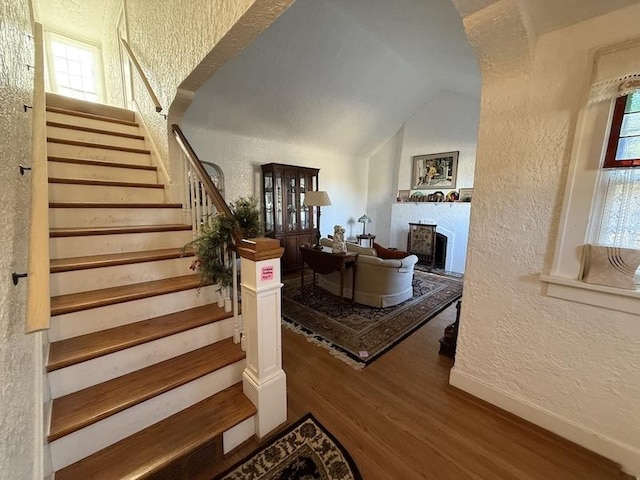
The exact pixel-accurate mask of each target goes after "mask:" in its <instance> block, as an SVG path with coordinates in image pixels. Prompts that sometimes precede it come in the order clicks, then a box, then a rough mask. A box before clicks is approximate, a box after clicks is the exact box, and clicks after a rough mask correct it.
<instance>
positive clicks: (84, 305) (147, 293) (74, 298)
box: [51, 275, 202, 316]
mask: <svg viewBox="0 0 640 480" xmlns="http://www.w3.org/2000/svg"><path fill="white" fill-rule="evenodd" d="M200 286H202V282H201V279H200V275H184V276H181V277H173V278H166V279H163V280H153V281H151V282H143V283H136V284H133V285H121V286H118V287H110V288H103V289H101V290H92V291H89V292H79V293H70V294H68V295H59V296H57V297H51V315H52V316H55V315H63V314H65V313H71V312H79V311H81V310H88V309H90V308H97V307H104V306H106V305H114V304H116V303H123V302H130V301H132V300H140V299H142V298H149V297H154V296H158V295H164V294H167V293H174V292H180V291H183V290H190V289H192V288H198V287H200Z"/></svg>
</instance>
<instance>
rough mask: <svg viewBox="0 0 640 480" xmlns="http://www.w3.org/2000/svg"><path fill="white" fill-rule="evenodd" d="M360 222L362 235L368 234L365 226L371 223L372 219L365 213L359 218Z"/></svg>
mask: <svg viewBox="0 0 640 480" xmlns="http://www.w3.org/2000/svg"><path fill="white" fill-rule="evenodd" d="M358 222H360V223H361V224H362V235H366V234H365V233H364V231H365V228H366V227H367V223H371V219H370V218H369V217H367V214H366V213H365V214H364V215H362V216H361V217H360V218H359V219H358Z"/></svg>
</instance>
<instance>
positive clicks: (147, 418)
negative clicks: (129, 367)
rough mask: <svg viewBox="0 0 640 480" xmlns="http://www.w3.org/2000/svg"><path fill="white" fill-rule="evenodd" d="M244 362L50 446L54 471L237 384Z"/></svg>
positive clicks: (130, 409) (135, 407) (136, 406)
mask: <svg viewBox="0 0 640 480" xmlns="http://www.w3.org/2000/svg"><path fill="white" fill-rule="evenodd" d="M244 366H245V361H244V360H241V361H239V362H236V363H235V364H233V365H229V366H227V367H225V368H222V369H220V370H217V371H215V372H213V373H210V374H209V375H206V376H204V377H201V378H199V379H197V380H194V381H193V382H190V383H188V384H186V385H183V386H181V387H178V388H174V389H173V390H171V391H169V392H166V393H164V394H162V395H159V396H157V397H154V398H151V399H149V400H147V401H146V402H143V403H141V404H138V405H135V406H133V407H130V408H128V409H126V410H124V411H122V412H120V413H117V414H115V415H112V416H110V417H108V418H105V419H104V420H101V421H99V422H97V423H94V424H93V425H89V426H88V427H85V428H83V429H81V430H78V431H77V432H74V433H71V434H69V435H67V436H65V437H62V438H60V439H58V440H56V441H54V442H51V444H50V445H51V456H52V458H53V468H54V470H60V469H61V468H64V467H66V466H68V465H71V464H72V463H75V462H77V461H78V460H80V459H82V458H84V457H87V456H89V455H91V454H92V453H95V452H97V451H98V450H101V449H103V448H105V447H107V446H109V445H112V444H113V443H115V442H118V441H119V440H122V439H123V438H126V437H128V436H130V435H133V434H134V433H136V432H138V431H140V430H142V429H144V428H146V427H149V426H151V425H153V424H154V423H157V422H159V421H161V420H163V419H164V418H167V417H169V416H171V415H173V414H175V413H177V412H179V411H181V410H184V409H185V408H187V407H190V406H191V405H194V404H195V403H197V402H199V401H201V400H204V399H205V398H207V397H209V396H211V395H213V394H215V393H217V392H219V391H221V390H224V389H225V388H228V387H230V386H231V385H234V384H235V383H237V382H239V381H240V379H241V377H242V370H243V369H244Z"/></svg>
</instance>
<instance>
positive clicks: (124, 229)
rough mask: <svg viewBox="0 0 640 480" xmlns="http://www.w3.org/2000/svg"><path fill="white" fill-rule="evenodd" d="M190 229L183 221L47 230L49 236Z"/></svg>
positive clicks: (80, 235) (81, 235)
mask: <svg viewBox="0 0 640 480" xmlns="http://www.w3.org/2000/svg"><path fill="white" fill-rule="evenodd" d="M191 229H192V227H191V225H186V224H183V223H172V224H166V225H133V226H131V225H124V226H117V227H71V228H51V229H50V230H49V238H58V237H84V236H89V235H119V234H125V233H149V232H179V231H183V230H191Z"/></svg>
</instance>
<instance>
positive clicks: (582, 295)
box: [540, 38, 640, 317]
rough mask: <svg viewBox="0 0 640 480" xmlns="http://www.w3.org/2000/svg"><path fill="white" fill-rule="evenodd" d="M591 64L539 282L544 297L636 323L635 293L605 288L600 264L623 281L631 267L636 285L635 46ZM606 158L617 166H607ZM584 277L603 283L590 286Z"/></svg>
mask: <svg viewBox="0 0 640 480" xmlns="http://www.w3.org/2000/svg"><path fill="white" fill-rule="evenodd" d="M593 62H594V63H593V68H592V70H591V78H590V87H591V88H590V92H589V96H588V99H587V102H586V104H585V105H584V107H582V108H581V109H580V111H579V114H578V121H577V124H576V135H575V136H574V143H573V145H572V154H571V162H570V165H569V174H568V176H567V184H566V186H565V189H566V190H565V197H564V203H563V206H562V213H561V217H560V223H559V226H558V232H557V242H556V245H555V251H554V257H553V263H552V265H551V268H550V270H549V273H548V274H546V273H543V274H541V275H540V278H541V280H542V281H543V282H546V283H547V295H548V296H551V297H555V298H560V299H564V300H568V301H572V302H577V303H582V304H588V305H594V306H598V307H601V308H607V309H610V310H614V311H619V312H626V313H630V314H632V315H636V316H638V317H640V288H638V285H636V288H635V289H632V288H629V287H628V286H625V285H623V284H625V283H626V282H625V279H623V278H622V277H616V278H615V280H613V281H611V283H609V280H611V276H610V275H609V274H610V273H612V272H607V268H606V263H605V262H604V261H603V260H606V259H608V261H609V262H612V261H613V262H614V263H611V267H612V269H613V270H616V271H618V272H620V273H621V274H622V276H624V275H625V274H626V273H628V272H627V271H626V270H627V268H626V267H625V266H632V269H633V270H636V278H635V283H636V284H637V283H638V281H639V280H640V269H638V267H637V266H635V265H637V264H636V260H637V258H638V257H637V255H636V253H635V252H634V250H638V251H640V166H637V164H636V165H634V160H637V159H638V148H640V147H638V143H639V142H640V108H639V105H638V95H640V93H638V92H640V38H639V39H637V40H634V41H630V42H625V43H620V44H618V45H611V46H607V47H605V48H603V49H601V50H600V51H598V52H596V53H595V54H594V57H593ZM616 105H617V107H618V108H617V111H616V112H615V113H616V115H613V113H614V111H615V110H616V108H615V106H616ZM614 117H617V119H618V120H617V126H616V122H614V121H612V120H613V119H614ZM612 136H613V137H614V138H613V139H612V140H611V141H610V137H612ZM611 142H614V144H612V143H611ZM612 145H614V146H613V147H611V146H612ZM607 154H608V155H609V159H610V161H611V159H613V162H615V163H613V164H611V165H605V157H607ZM612 154H613V157H612ZM590 247H594V248H590ZM629 250H630V251H629ZM593 255H596V256H597V258H598V259H599V260H598V259H596V257H595V256H593ZM592 259H594V260H595V262H596V263H591V260H592ZM621 259H622V261H621ZM598 261H599V262H600V263H598ZM594 265H595V266H596V270H593V271H592V270H591V269H590V268H591V267H592V266H594ZM585 272H586V274H587V275H589V274H591V273H594V272H595V273H596V274H598V275H599V274H602V275H603V277H602V278H599V279H598V281H592V282H589V281H587V280H586V276H585ZM629 273H630V272H629ZM591 280H595V277H591ZM603 280H604V281H603ZM631 281H632V284H633V280H631ZM614 283H615V285H614ZM626 285H628V283H626Z"/></svg>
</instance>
